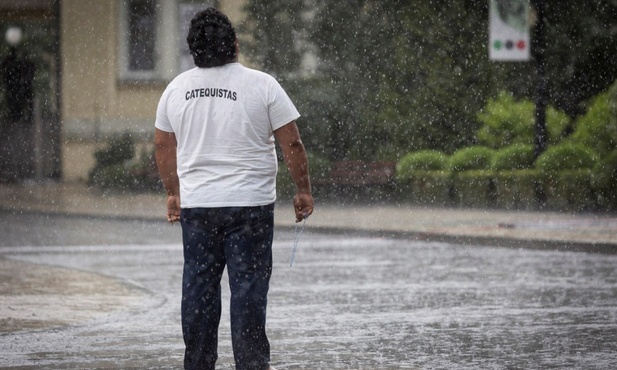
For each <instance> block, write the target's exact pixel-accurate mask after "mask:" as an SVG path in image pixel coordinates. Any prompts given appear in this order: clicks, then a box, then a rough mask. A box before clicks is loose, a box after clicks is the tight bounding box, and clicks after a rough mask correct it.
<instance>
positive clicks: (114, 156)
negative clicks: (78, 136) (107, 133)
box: [94, 133, 135, 167]
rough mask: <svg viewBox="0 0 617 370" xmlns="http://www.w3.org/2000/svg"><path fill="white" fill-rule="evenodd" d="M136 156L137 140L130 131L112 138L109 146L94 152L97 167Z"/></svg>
mask: <svg viewBox="0 0 617 370" xmlns="http://www.w3.org/2000/svg"><path fill="white" fill-rule="evenodd" d="M134 156H135V141H134V140H133V137H132V136H131V134H129V133H125V134H123V135H122V136H120V137H118V138H113V139H111V140H110V142H109V145H108V146H107V148H104V149H99V150H97V151H96V152H94V159H95V160H96V165H97V167H106V166H111V165H114V164H119V163H123V162H126V161H129V160H131V159H133V157H134Z"/></svg>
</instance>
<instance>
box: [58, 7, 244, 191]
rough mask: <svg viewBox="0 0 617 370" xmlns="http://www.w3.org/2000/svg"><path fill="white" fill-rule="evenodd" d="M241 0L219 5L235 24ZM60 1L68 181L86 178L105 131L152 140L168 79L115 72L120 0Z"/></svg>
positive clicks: (116, 68) (63, 125) (63, 106)
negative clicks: (135, 77)
mask: <svg viewBox="0 0 617 370" xmlns="http://www.w3.org/2000/svg"><path fill="white" fill-rule="evenodd" d="M162 1H163V0H162ZM164 1H165V2H167V1H169V0H164ZM244 3H245V1H244V0H242V1H238V0H228V1H225V0H220V1H219V2H218V6H219V8H220V9H221V10H222V11H223V12H224V13H226V14H227V15H228V16H229V18H230V20H231V21H232V23H234V24H238V23H239V22H241V21H242V17H243V12H242V7H243V6H244ZM60 4H61V5H60V6H61V9H60V14H61V32H60V33H61V36H60V37H61V58H62V59H61V65H62V82H61V90H62V102H61V112H62V130H63V150H62V153H63V158H62V160H63V173H64V175H63V176H64V179H65V180H68V181H73V180H85V179H86V178H87V172H88V170H89V169H90V168H92V166H93V165H94V157H93V154H94V151H95V150H96V149H97V148H101V147H103V146H105V144H106V140H107V139H108V138H109V137H112V136H113V135H116V134H120V133H124V132H126V131H130V132H132V133H134V134H135V135H136V137H138V138H140V139H142V140H143V141H146V142H147V141H151V138H152V135H153V132H154V119H155V113H156V106H157V103H158V100H159V98H160V96H161V94H162V92H163V90H164V88H165V86H166V84H167V83H168V82H169V81H168V80H157V81H140V80H131V81H127V80H121V79H120V78H119V65H118V64H119V62H118V60H119V57H118V55H119V39H120V37H119V36H120V35H119V24H120V22H119V18H120V11H121V8H120V7H121V1H119V0H62V1H61V3H60Z"/></svg>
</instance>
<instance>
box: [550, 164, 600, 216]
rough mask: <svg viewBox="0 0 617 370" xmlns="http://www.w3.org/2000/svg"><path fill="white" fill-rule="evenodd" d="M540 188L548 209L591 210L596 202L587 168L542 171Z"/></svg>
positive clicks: (589, 171) (589, 172)
mask: <svg viewBox="0 0 617 370" xmlns="http://www.w3.org/2000/svg"><path fill="white" fill-rule="evenodd" d="M542 188H543V192H544V195H545V197H546V199H545V203H546V207H547V208H548V209H550V210H555V211H573V212H577V211H585V210H592V209H593V208H594V207H595V204H596V201H595V196H594V193H593V190H592V188H591V170H589V169H588V168H584V169H571V170H561V171H559V172H544V173H543V174H542Z"/></svg>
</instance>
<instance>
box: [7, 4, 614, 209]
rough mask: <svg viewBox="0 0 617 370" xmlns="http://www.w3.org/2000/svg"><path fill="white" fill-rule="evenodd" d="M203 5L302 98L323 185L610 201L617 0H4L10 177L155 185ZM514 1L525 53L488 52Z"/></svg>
mask: <svg viewBox="0 0 617 370" xmlns="http://www.w3.org/2000/svg"><path fill="white" fill-rule="evenodd" d="M207 6H214V7H218V8H219V9H221V10H222V11H223V12H224V13H226V14H227V15H228V16H229V18H230V19H231V21H232V23H233V24H234V25H235V26H236V30H237V32H238V35H239V40H240V48H241V58H240V62H241V63H243V64H245V65H247V66H249V67H254V68H257V69H261V70H264V71H265V72H268V73H270V74H272V75H274V76H275V77H276V78H277V79H278V80H279V81H280V83H281V84H282V85H283V87H284V88H285V89H286V90H287V92H288V93H289V95H290V96H291V98H292V100H293V101H294V102H295V104H296V105H297V107H298V109H299V111H300V112H301V114H302V117H301V118H300V119H299V122H298V123H299V125H300V129H301V132H302V135H303V139H304V142H305V145H306V147H307V149H308V151H309V153H310V156H311V165H312V173H313V178H314V183H315V191H316V194H317V196H322V197H327V196H328V195H329V194H341V193H342V194H347V195H349V194H351V196H352V197H354V198H361V197H363V198H365V199H371V200H375V199H387V200H396V201H397V202H409V203H413V204H429V205H439V206H453V205H454V206H471V207H500V208H507V209H546V208H550V209H557V210H575V211H580V210H594V211H598V210H602V211H615V210H617V195H616V194H617V151H616V150H617V85H616V82H615V81H616V79H617V1H615V0H575V1H567V2H554V1H552V2H549V1H545V0H530V1H526V0H456V1H445V0H433V1H403V0H391V1H378V0H350V1H342V2H333V1H325V0H284V1H283V0H218V1H187V0H169V1H162V0H103V1H101V0H21V1H17V2H16V1H12V0H0V31H1V32H2V35H3V36H4V39H3V42H1V46H0V60H1V67H2V71H1V72H2V80H1V81H0V85H1V86H2V89H1V92H2V93H1V94H0V117H1V118H0V125H1V130H2V131H1V132H2V133H3V135H2V143H1V144H0V182H1V183H20V182H23V181H35V182H44V181H61V182H80V183H85V184H88V186H93V187H99V188H103V189H107V188H119V189H129V190H130V191H159V190H160V184H159V182H158V176H157V174H156V168H155V166H154V161H153V157H152V151H153V147H152V137H153V131H154V117H155V111H156V105H157V103H158V99H159V97H160V95H161V93H162V91H163V89H164V88H165V86H166V84H167V83H168V82H169V81H170V80H171V79H173V78H174V77H175V76H176V75H177V74H179V73H181V72H182V71H185V70H187V69H189V68H193V66H194V65H193V63H192V58H191V57H190V54H189V53H188V49H187V47H186V42H185V37H186V30H187V26H188V22H189V21H190V19H191V18H192V16H193V15H194V14H195V13H196V12H197V11H198V10H200V9H202V8H205V7H207ZM504 11H510V12H513V13H512V14H514V13H516V14H518V15H521V17H519V18H517V19H518V20H516V22H518V23H517V24H516V27H518V28H520V29H522V30H523V33H526V34H527V35H528V41H527V43H529V45H525V43H524V42H523V44H516V47H519V46H520V47H521V48H528V50H529V56H528V57H527V58H524V59H522V60H513V61H510V60H495V59H494V58H493V59H491V58H489V51H490V50H491V48H498V47H501V44H496V43H495V41H494V40H492V39H491V35H489V33H490V21H489V19H490V14H491V12H497V13H498V14H499V15H500V16H503V12H504ZM497 13H496V14H497ZM504 19H505V18H504ZM489 40H490V41H489ZM491 41H492V43H491ZM503 45H504V46H503V47H505V48H509V47H512V45H509V44H508V43H507V42H506V43H504V44H503ZM280 172H281V178H280V181H279V192H281V193H282V194H285V193H286V192H289V191H291V190H290V187H291V184H290V182H289V176H287V174H286V173H285V170H284V169H283V170H282V171H280Z"/></svg>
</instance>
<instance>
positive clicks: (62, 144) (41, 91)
mask: <svg viewBox="0 0 617 370" xmlns="http://www.w3.org/2000/svg"><path fill="white" fill-rule="evenodd" d="M244 3H245V1H238V0H218V1H216V0H212V1H203V0H200V1H197V0H192V1H191V0H20V1H14V0H0V26H1V28H0V30H1V31H2V32H3V35H4V34H6V33H7V31H8V30H9V29H11V28H19V29H21V31H22V34H23V39H22V40H21V41H20V43H19V44H18V45H16V46H15V48H16V50H17V53H18V55H20V56H21V57H23V58H27V59H28V60H30V61H32V63H33V65H34V66H35V71H36V72H35V74H34V81H33V90H34V94H33V95H34V103H33V110H34V112H33V114H32V119H31V122H20V123H15V122H8V121H9V118H8V116H9V115H8V113H5V112H8V107H7V96H9V95H10V94H12V93H14V91H9V90H14V88H11V89H10V88H8V87H7V86H6V84H5V83H2V94H1V97H0V110H1V111H2V112H3V113H2V116H1V117H2V118H1V121H0V124H1V125H2V129H4V128H6V127H8V126H9V125H12V127H13V126H15V127H16V129H15V131H17V132H19V135H17V134H15V135H17V136H15V137H12V138H8V139H7V138H6V137H5V138H4V141H5V143H3V144H0V148H2V149H0V156H1V158H0V159H2V161H1V162H2V163H5V166H4V167H5V168H4V170H2V165H1V164H0V176H2V178H0V181H1V180H7V179H8V180H11V179H10V178H9V177H10V176H13V177H15V175H17V176H16V177H17V179H16V180H19V179H20V178H30V177H33V178H37V179H45V178H57V179H64V180H66V181H74V180H80V179H85V178H86V177H87V173H88V171H89V169H90V168H92V167H93V165H94V157H93V153H94V151H95V150H96V149H97V148H100V147H102V146H104V145H105V144H106V142H107V140H109V138H111V137H113V136H115V135H120V134H123V133H125V132H131V133H132V134H133V135H134V137H135V138H138V140H140V141H142V142H143V143H150V142H151V139H152V135H153V130H154V118H155V111H156V105H157V103H158V99H159V97H160V95H161V93H162V92H163V89H164V88H165V86H166V85H167V83H168V82H169V81H170V80H171V79H172V78H173V77H175V76H176V75H177V74H178V73H180V72H182V71H184V70H187V69H189V68H192V67H193V66H194V65H193V62H192V58H191V57H190V54H189V52H188V48H187V47H186V41H185V38H186V31H187V27H188V22H189V21H190V19H191V17H192V16H193V15H194V14H195V12H196V11H198V10H200V9H202V8H205V7H207V6H215V7H218V8H219V9H221V10H222V11H223V12H225V13H226V14H227V15H228V16H229V17H230V19H231V21H232V22H233V23H234V24H237V23H239V22H240V21H241V18H242V14H243V12H242V8H243V5H244ZM7 40H8V36H7ZM3 44H4V45H3V46H2V48H0V58H2V59H3V60H4V59H6V58H7V57H8V56H9V53H10V50H11V46H10V45H8V41H5V42H4V43H3ZM27 127H32V128H31V129H25V128H27ZM15 141H20V142H27V145H25V146H22V147H20V148H19V149H15V148H14V145H9V144H7V143H9V142H15ZM24 153H28V155H26V156H24ZM26 157H27V158H26ZM20 161H21V162H20ZM26 162H27V163H26ZM25 164H27V166H26V167H28V168H30V169H28V170H27V171H25V172H24V171H22V172H19V171H17V172H19V173H15V172H14V171H13V173H10V172H11V168H12V169H13V170H14V169H15V168H17V167H19V168H24V165H25ZM7 169H8V172H7ZM2 171H4V172H2Z"/></svg>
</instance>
